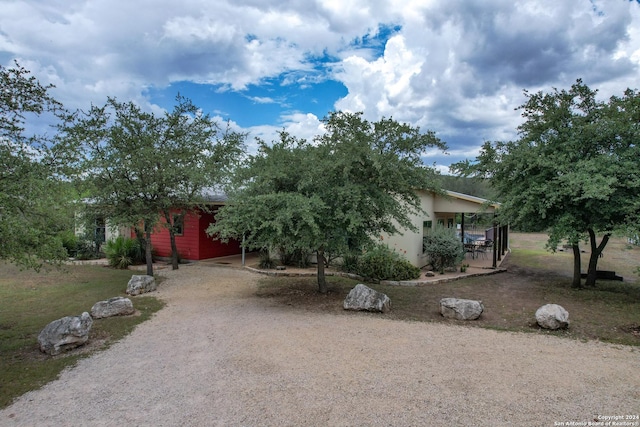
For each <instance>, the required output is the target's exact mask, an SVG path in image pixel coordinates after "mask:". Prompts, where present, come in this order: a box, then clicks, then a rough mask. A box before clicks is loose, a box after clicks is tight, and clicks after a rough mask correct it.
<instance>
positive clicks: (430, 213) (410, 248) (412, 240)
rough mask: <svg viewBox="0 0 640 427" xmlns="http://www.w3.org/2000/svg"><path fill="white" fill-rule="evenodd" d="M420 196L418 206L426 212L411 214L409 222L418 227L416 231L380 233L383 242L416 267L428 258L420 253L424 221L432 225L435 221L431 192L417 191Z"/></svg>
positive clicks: (424, 263)
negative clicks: (391, 233) (390, 233)
mask: <svg viewBox="0 0 640 427" xmlns="http://www.w3.org/2000/svg"><path fill="white" fill-rule="evenodd" d="M418 196H419V197H420V207H421V208H422V210H424V211H425V212H426V214H416V215H412V216H411V222H412V223H413V224H415V226H416V227H417V228H418V231H417V232H414V231H411V230H403V231H402V234H393V235H382V236H381V240H382V242H383V243H387V245H388V246H389V247H390V248H391V249H394V250H395V251H396V252H398V253H400V254H402V255H403V256H404V257H405V258H406V259H407V260H408V261H409V262H410V263H411V264H413V265H415V266H417V267H424V266H425V265H426V264H427V262H428V260H427V258H426V257H425V256H424V255H423V253H422V237H423V236H424V231H423V228H424V223H425V222H428V221H431V223H432V227H433V224H435V222H436V216H435V212H434V197H433V193H431V192H428V191H422V190H420V191H418Z"/></svg>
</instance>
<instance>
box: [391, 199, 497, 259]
mask: <svg viewBox="0 0 640 427" xmlns="http://www.w3.org/2000/svg"><path fill="white" fill-rule="evenodd" d="M418 195H419V197H420V207H421V208H422V210H423V211H424V212H425V213H426V214H416V215H413V219H412V223H413V224H414V225H415V226H416V227H417V228H418V231H417V232H414V231H411V230H404V231H403V232H402V234H394V235H383V236H381V238H382V240H383V241H384V242H385V243H387V245H388V246H389V247H390V248H392V249H394V250H396V251H397V252H399V253H400V254H402V255H403V256H404V257H405V258H407V260H408V261H409V262H411V264H413V265H415V266H416V267H424V266H425V265H427V264H428V262H429V260H428V258H427V257H426V256H425V255H424V253H423V247H422V245H423V238H424V237H425V236H426V235H427V234H428V233H429V230H430V229H433V228H435V227H436V226H437V225H441V226H444V227H447V228H456V230H457V231H458V233H459V235H460V238H461V240H462V241H463V243H465V241H464V239H465V238H469V230H468V229H467V228H465V223H464V218H465V215H459V216H458V217H459V218H460V223H457V221H456V217H457V216H456V214H495V212H496V210H497V209H498V208H499V204H497V203H490V202H489V201H488V200H486V199H482V198H480V197H475V196H470V195H467V194H462V193H456V192H454V191H445V194H444V195H440V194H436V193H434V192H431V191H423V190H420V191H418ZM507 230H508V228H507V227H506V226H494V227H489V229H483V230H481V233H482V236H477V235H476V236H475V238H482V239H486V240H491V241H492V242H493V243H494V244H493V246H492V247H493V248H494V266H495V261H496V260H500V259H501V256H502V255H504V252H505V250H506V249H507V247H508V234H507V233H508V231H507Z"/></svg>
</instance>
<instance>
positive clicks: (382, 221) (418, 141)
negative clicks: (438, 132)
mask: <svg viewBox="0 0 640 427" xmlns="http://www.w3.org/2000/svg"><path fill="white" fill-rule="evenodd" d="M323 122H324V126H325V128H326V132H325V133H324V134H322V135H319V136H317V137H316V138H315V139H314V140H313V141H312V142H308V141H306V140H300V139H297V138H295V137H293V136H291V135H289V134H288V133H286V132H284V131H283V132H281V133H280V140H279V141H275V142H273V144H271V145H268V144H267V143H265V142H264V141H258V145H259V150H258V153H257V154H256V155H254V156H251V157H250V158H249V159H248V162H247V164H246V165H245V166H244V167H242V168H241V169H240V170H239V171H238V175H237V178H238V181H237V183H236V188H235V190H234V191H232V192H230V198H229V200H228V202H227V205H226V206H224V207H222V208H221V209H220V211H219V212H218V214H217V216H216V223H214V224H212V225H211V226H210V227H209V229H208V232H209V233H210V234H215V235H218V236H220V238H222V239H223V240H226V239H230V238H236V239H239V240H242V239H243V238H244V242H245V245H246V246H247V247H249V248H254V249H262V248H285V249H287V250H291V251H293V250H296V249H300V250H307V251H311V252H315V253H316V255H317V260H318V262H317V264H318V287H319V291H320V292H321V293H325V292H326V291H327V287H326V282H325V278H324V265H325V257H326V256H327V254H329V253H332V254H336V253H337V254H346V253H347V252H348V251H349V250H350V249H352V248H361V247H362V246H363V245H365V244H367V243H369V242H370V241H371V237H373V236H377V235H379V234H380V233H381V232H387V233H395V232H398V231H400V230H401V229H405V228H406V229H414V227H415V226H414V225H413V224H412V223H411V221H410V215H411V214H412V213H414V212H418V211H420V201H419V199H418V196H417V194H416V189H433V190H437V189H438V188H439V187H438V185H437V179H436V178H437V173H436V171H435V170H434V169H433V168H430V167H427V166H425V165H424V164H423V162H422V158H421V155H422V154H423V153H424V151H426V150H427V149H428V148H432V147H437V148H440V149H445V148H446V146H445V144H444V143H443V142H442V141H440V140H439V139H438V138H437V137H436V136H435V135H434V133H433V132H426V133H421V132H420V130H419V128H415V127H411V126H409V125H407V124H401V123H398V122H397V121H395V120H393V119H382V120H379V121H377V122H369V121H367V120H365V119H364V118H363V117H362V114H360V113H356V114H352V113H343V112H334V113H331V114H330V115H329V116H328V117H327V118H325V119H324V121H323Z"/></svg>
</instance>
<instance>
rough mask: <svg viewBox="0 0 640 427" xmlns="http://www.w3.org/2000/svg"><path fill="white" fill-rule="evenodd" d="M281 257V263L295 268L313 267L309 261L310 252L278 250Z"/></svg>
mask: <svg viewBox="0 0 640 427" xmlns="http://www.w3.org/2000/svg"><path fill="white" fill-rule="evenodd" d="M278 252H279V255H280V263H281V264H282V265H289V266H293V267H300V268H307V267H309V266H310V265H311V261H310V260H309V254H310V251H308V250H304V249H294V250H288V249H286V248H280V249H278Z"/></svg>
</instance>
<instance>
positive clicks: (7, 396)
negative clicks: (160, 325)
mask: <svg viewBox="0 0 640 427" xmlns="http://www.w3.org/2000/svg"><path fill="white" fill-rule="evenodd" d="M42 270H43V271H40V272H39V273H35V272H33V271H29V270H21V269H19V268H17V267H15V266H12V265H9V264H7V263H4V262H0V313H2V316H0V366H2V369H0V384H2V386H1V387H0V408H4V407H6V406H8V405H9V404H10V403H11V402H12V401H13V399H15V398H16V397H18V396H20V395H22V394H24V393H26V392H27V391H31V390H35V389H37V388H39V387H41V386H42V385H44V384H46V383H47V382H49V381H53V380H54V379H56V377H57V376H58V375H59V374H60V372H61V371H62V370H63V369H65V367H67V368H68V367H72V366H73V365H74V364H75V363H76V361H77V360H78V359H79V358H80V357H86V356H87V355H89V354H90V353H86V352H87V351H89V352H93V350H91V348H94V349H103V348H105V347H107V346H109V345H110V344H112V343H114V342H116V341H118V340H119V339H121V338H122V337H124V336H125V335H127V334H128V333H130V332H131V331H132V330H133V329H134V328H135V326H136V325H138V324H140V323H142V322H144V321H146V320H148V319H149V318H150V317H151V316H152V314H153V313H155V312H157V311H158V310H160V309H161V308H162V307H163V305H164V303H163V302H162V301H161V300H159V299H156V298H154V297H152V296H144V297H139V298H135V299H132V300H133V304H134V307H135V309H136V310H137V311H138V312H139V313H140V315H136V316H118V317H114V318H109V319H101V320H99V321H94V323H93V326H92V328H91V332H90V335H89V341H90V342H91V343H93V344H94V345H92V346H90V347H91V348H89V347H86V349H83V350H81V351H78V352H76V351H73V352H71V353H69V354H65V355H64V356H63V357H62V356H61V357H42V353H40V350H39V349H38V345H37V338H38V334H39V333H40V331H41V330H42V328H43V327H44V326H45V325H47V324H48V323H49V322H51V321H53V320H55V319H59V318H61V317H64V316H69V315H72V314H80V313H82V312H83V311H87V310H88V309H89V308H91V306H92V305H93V304H95V303H96V302H97V301H102V300H106V299H109V298H112V297H113V296H118V295H122V296H124V290H125V288H126V283H127V280H129V279H130V278H131V272H128V271H120V270H114V269H109V268H103V267H101V266H87V265H83V266H73V265H71V266H64V268H61V269H51V268H49V269H47V268H46V267H45V268H43V269H42ZM123 284H124V285H123ZM99 343H102V344H100V345H95V344H99ZM74 353H75V354H74ZM83 353H84V354H83Z"/></svg>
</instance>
